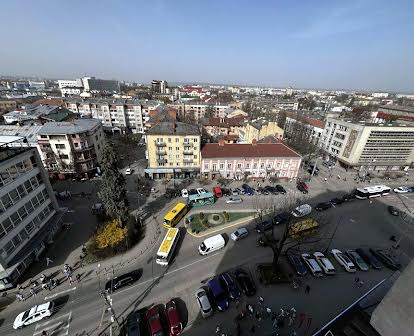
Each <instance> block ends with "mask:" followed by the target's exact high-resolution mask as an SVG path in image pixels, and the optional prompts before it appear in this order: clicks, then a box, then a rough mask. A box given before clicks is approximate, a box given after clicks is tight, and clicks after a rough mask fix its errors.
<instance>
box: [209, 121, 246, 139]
mask: <svg viewBox="0 0 414 336" xmlns="http://www.w3.org/2000/svg"><path fill="white" fill-rule="evenodd" d="M244 120H245V118H244V117H234V118H208V119H205V120H204V121H203V127H204V129H205V131H206V133H207V134H208V135H209V136H211V137H213V138H217V137H220V136H224V135H235V136H237V137H238V136H239V130H240V129H241V128H242V127H243V125H244Z"/></svg>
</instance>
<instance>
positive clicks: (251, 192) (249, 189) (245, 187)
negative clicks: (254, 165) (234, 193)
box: [242, 183, 255, 196]
mask: <svg viewBox="0 0 414 336" xmlns="http://www.w3.org/2000/svg"><path fill="white" fill-rule="evenodd" d="M242 189H243V190H244V193H245V194H247V195H249V196H252V195H254V194H255V192H254V189H253V188H252V187H250V186H249V185H248V184H246V183H245V184H243V185H242Z"/></svg>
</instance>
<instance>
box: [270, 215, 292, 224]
mask: <svg viewBox="0 0 414 336" xmlns="http://www.w3.org/2000/svg"><path fill="white" fill-rule="evenodd" d="M289 218H290V213H289V212H281V213H279V214H277V215H276V216H275V218H273V222H274V223H275V224H276V225H280V224H283V223H285V222H287V221H288V220H289Z"/></svg>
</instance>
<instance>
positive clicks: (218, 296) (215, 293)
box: [208, 278, 229, 311]
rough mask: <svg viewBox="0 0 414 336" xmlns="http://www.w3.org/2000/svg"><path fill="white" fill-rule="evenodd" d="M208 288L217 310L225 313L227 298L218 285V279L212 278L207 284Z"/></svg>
mask: <svg viewBox="0 0 414 336" xmlns="http://www.w3.org/2000/svg"><path fill="white" fill-rule="evenodd" d="M208 288H209V289H210V292H211V294H212V297H213V299H214V302H215V304H216V305H217V309H218V310H219V311H225V310H227V309H228V308H229V298H228V296H227V294H226V292H225V291H224V289H223V287H222V286H221V284H220V280H219V278H213V279H211V280H209V282H208Z"/></svg>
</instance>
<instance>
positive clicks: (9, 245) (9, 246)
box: [4, 241, 14, 255]
mask: <svg viewBox="0 0 414 336" xmlns="http://www.w3.org/2000/svg"><path fill="white" fill-rule="evenodd" d="M13 250H14V246H13V243H12V242H11V241H9V242H8V243H7V244H6V245H5V246H4V252H6V255H10V254H11V253H12V252H13Z"/></svg>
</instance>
